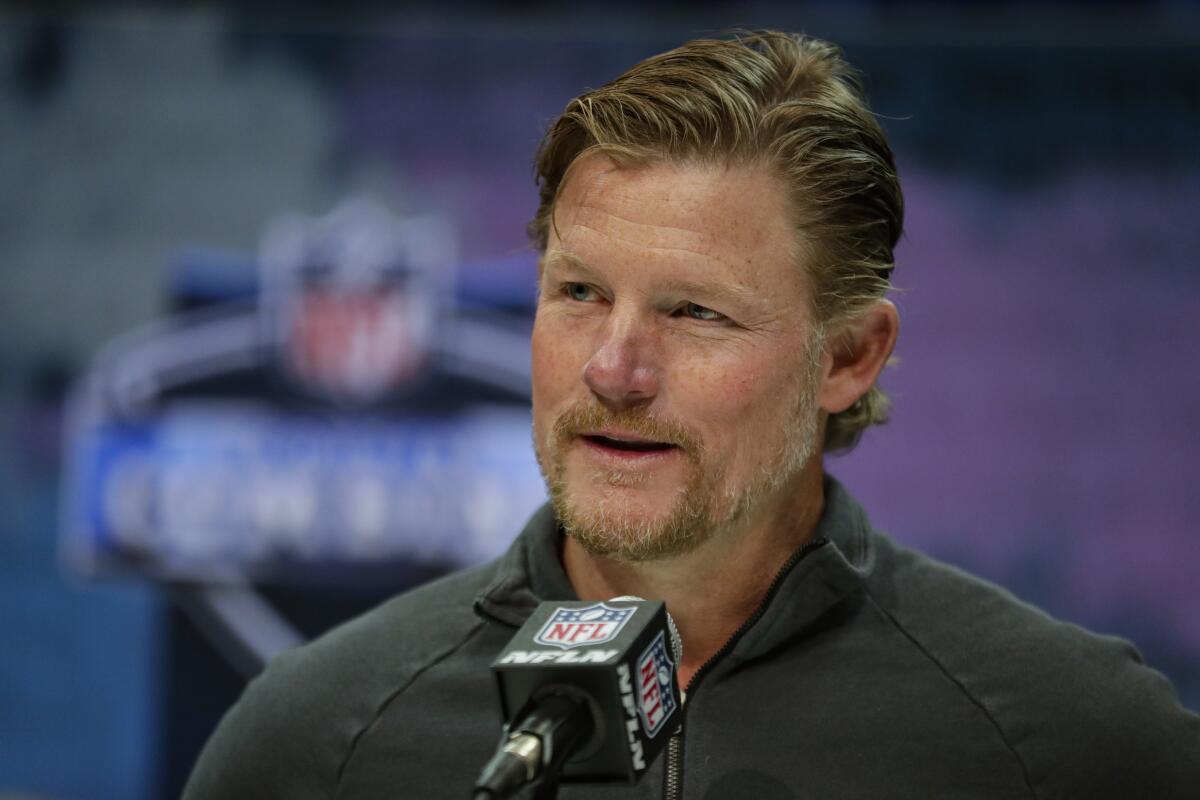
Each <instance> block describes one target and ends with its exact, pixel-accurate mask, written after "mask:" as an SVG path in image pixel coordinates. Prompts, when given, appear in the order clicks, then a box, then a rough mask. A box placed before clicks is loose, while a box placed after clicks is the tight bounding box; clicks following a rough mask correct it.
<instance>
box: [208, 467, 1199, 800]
mask: <svg viewBox="0 0 1200 800" xmlns="http://www.w3.org/2000/svg"><path fill="white" fill-rule="evenodd" d="M825 493H826V505H825V513H824V516H823V517H822V519H821V521H820V522H819V524H818V527H817V531H816V537H818V538H824V539H827V540H828V543H827V544H825V545H824V546H820V547H817V548H815V549H813V550H812V551H811V552H810V553H809V554H808V555H806V556H805V557H804V558H803V559H801V560H800V561H798V562H797V563H796V564H795V566H794V567H793V568H792V569H791V570H790V572H788V574H786V575H785V576H781V577H782V581H781V583H780V584H779V586H778V590H777V592H776V593H775V595H774V596H773V598H772V599H771V601H770V602H769V604H768V605H767V607H766V609H765V610H764V613H763V614H762V616H761V617H760V618H759V619H758V620H757V622H756V623H755V624H754V625H753V626H752V627H751V628H749V629H748V630H747V631H746V632H745V633H744V634H743V635H742V636H741V638H740V639H738V640H737V642H736V644H735V645H734V646H733V647H732V649H731V650H730V651H729V652H728V653H727V654H726V655H725V656H724V657H723V658H721V659H720V660H719V661H717V662H715V663H714V664H713V666H712V668H711V669H710V670H708V672H707V673H706V674H705V676H704V677H703V678H702V679H701V680H700V682H699V683H698V684H697V685H696V686H694V687H693V690H692V691H691V692H690V693H689V696H688V703H687V708H686V710H687V719H686V723H685V731H686V733H685V737H684V749H683V779H684V783H683V797H685V798H704V799H705V800H717V799H718V798H756V800H783V799H784V798H814V800H815V799H817V798H820V800H831V799H832V798H913V799H914V800H918V799H919V800H929V799H930V798H939V799H940V798H1039V799H1040V800H1048V799H1049V798H1122V800H1126V799H1127V798H1133V797H1138V798H1142V797H1145V798H1162V799H1164V800H1170V799H1172V798H1180V800H1182V799H1183V798H1195V797H1198V796H1200V718H1198V717H1197V716H1196V715H1194V714H1192V713H1190V712H1188V711H1186V710H1185V709H1183V708H1182V707H1181V706H1180V705H1179V702H1178V700H1177V698H1176V696H1175V693H1174V691H1173V689H1172V688H1171V686H1170V684H1169V683H1168V682H1167V681H1166V679H1165V678H1163V676H1162V675H1160V674H1159V673H1157V672H1155V671H1153V670H1151V669H1149V668H1147V667H1145V666H1143V665H1142V663H1141V659H1140V657H1139V656H1138V654H1137V652H1136V651H1135V650H1134V649H1133V647H1132V646H1131V645H1129V644H1128V643H1127V642H1124V641H1121V640H1118V639H1113V638H1108V637H1102V636H1096V635H1093V634H1090V633H1088V632H1086V631H1084V630H1082V629H1080V628H1077V627H1075V626H1073V625H1068V624H1065V623H1062V622H1058V621H1055V620H1053V619H1051V618H1050V617H1048V616H1046V615H1045V614H1043V613H1041V612H1040V611H1038V610H1036V609H1034V608H1032V607H1030V606H1028V605H1026V604H1024V603H1021V602H1020V601H1018V600H1017V599H1015V598H1014V597H1012V596H1011V595H1010V594H1008V593H1007V592H1005V591H1003V590H1002V589H999V588H997V587H995V586H993V585H990V584H988V583H985V582H983V581H980V580H978V579H976V578H973V577H971V576H969V575H966V574H964V573H962V572H959V571H958V570H955V569H953V568H951V567H948V566H945V565H943V564H940V563H937V562H935V561H933V560H931V559H929V558H927V557H925V556H922V555H920V554H918V553H915V552H913V551H910V550H908V549H906V548H903V547H900V546H899V545H897V544H895V543H894V542H892V541H891V540H890V539H888V538H887V537H886V536H884V535H883V534H881V533H879V532H877V531H874V530H872V528H871V527H870V525H869V523H868V521H867V518H866V515H865V514H864V513H863V511H862V509H861V508H860V507H859V506H858V504H857V503H855V502H854V500H853V499H851V498H850V497H849V495H848V494H847V493H846V492H845V490H844V489H843V488H842V487H841V486H840V485H839V484H838V483H837V482H836V481H834V480H832V479H827V480H826V484H825ZM559 536H560V534H559V533H558V531H557V528H556V525H555V522H554V519H553V516H552V514H551V513H550V511H549V510H548V509H542V510H541V511H539V512H538V513H537V514H536V515H535V516H534V517H533V519H531V520H530V522H529V524H528V525H527V526H526V528H525V530H524V532H523V533H522V534H521V536H520V537H519V538H518V539H517V541H516V542H515V543H514V544H513V546H512V548H511V549H510V550H509V552H508V553H507V554H506V555H505V556H503V557H502V558H501V559H499V560H498V561H496V562H494V563H492V564H489V565H487V566H484V567H481V568H477V569H474V570H470V571H466V572H462V573H459V574H456V575H452V576H449V577H447V578H444V579H442V580H440V581H437V582H435V583H432V584H429V585H427V586H424V587H422V588H420V589H417V590H415V591H413V592H410V593H407V594H405V595H402V596H400V597H397V598H394V599H393V600H391V601H389V602H388V603H386V604H384V605H382V606H380V607H379V608H377V609H375V610H374V611H372V612H370V613H368V614H366V615H364V616H362V617H360V618H358V619H356V620H354V621H351V622H349V623H347V624H345V625H343V626H341V627H340V628H338V629H336V630H334V631H332V632H331V633H329V634H327V635H326V636H324V637H322V638H320V639H319V640H317V641H315V642H313V643H311V644H308V645H306V646H304V647H301V648H298V649H296V650H294V651H291V652H288V653H285V654H284V655H282V656H280V657H279V658H277V659H275V660H274V661H273V662H272V663H271V665H270V666H269V667H268V668H267V670H266V671H265V673H264V674H263V675H262V676H260V677H259V678H257V679H256V680H255V681H253V682H252V683H251V684H250V685H249V687H247V689H246V692H245V694H244V695H243V697H242V698H241V700H239V702H238V703H237V705H235V706H234V708H233V709H231V710H230V712H229V713H228V714H227V715H226V716H225V718H224V720H223V721H222V722H221V724H220V726H219V727H218V729H217V731H216V733H215V734H214V735H213V737H212V739H211V740H210V741H209V743H208V745H207V747H206V748H205V750H204V752H203V754H202V755H201V758H200V761H199V762H198V764H197V766H196V768H195V771H194V773H193V775H192V777H191V780H190V782H189V784H188V787H187V789H186V790H185V793H184V798H185V800H240V799H241V798H247V799H249V798H254V799H255V800H268V799H269V798H287V800H306V799H307V798H347V799H349V798H354V799H355V800H358V799H360V798H361V799H364V800H365V799H366V798H380V799H381V800H382V798H389V799H391V798H420V799H421V800H426V799H428V800H436V798H458V800H462V799H463V798H468V797H470V794H471V792H470V787H471V785H472V782H473V781H474V779H475V777H476V775H477V774H478V771H479V769H480V767H481V766H482V765H483V763H484V761H485V760H486V759H487V758H488V756H489V755H490V754H491V752H492V750H493V748H494V747H495V745H496V742H497V739H498V734H499V725H500V719H499V709H498V703H497V700H496V697H495V686H494V683H493V678H492V675H491V673H490V670H489V668H488V665H489V664H490V662H491V660H492V659H493V657H494V656H495V654H496V653H497V652H498V651H499V650H500V649H501V647H502V646H503V645H504V643H505V642H506V641H507V640H508V639H509V637H511V636H512V634H513V633H514V631H515V629H516V627H517V626H518V625H519V624H520V623H521V622H522V621H523V620H524V619H525V617H526V616H527V615H528V614H529V612H530V611H532V609H533V608H534V606H536V604H537V603H538V602H539V601H540V600H543V599H575V598H574V594H573V592H572V589H571V586H570V584H569V582H568V581H567V578H566V576H565V574H564V573H563V570H562V567H561V565H560V562H559V558H558V546H559ZM699 588H701V587H698V589H699ZM662 782H663V776H662V759H659V762H658V763H657V764H655V765H654V766H653V767H652V768H651V769H650V771H649V772H648V773H647V775H646V776H645V778H644V779H643V781H642V782H641V783H640V784H639V785H637V786H636V787H630V786H624V785H620V786H612V785H610V786H579V785H567V786H564V787H563V788H562V791H561V793H560V797H562V798H564V799H565V800H604V799H606V798H613V799H614V800H615V799H616V798H657V797H661V796H662Z"/></svg>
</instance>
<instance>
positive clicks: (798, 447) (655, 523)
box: [534, 331, 823, 562]
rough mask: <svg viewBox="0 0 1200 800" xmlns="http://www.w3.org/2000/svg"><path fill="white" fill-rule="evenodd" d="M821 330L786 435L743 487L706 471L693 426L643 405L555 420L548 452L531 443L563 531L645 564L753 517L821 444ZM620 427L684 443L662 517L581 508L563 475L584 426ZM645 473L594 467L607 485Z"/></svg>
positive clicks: (580, 411) (598, 550)
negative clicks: (680, 468) (680, 470)
mask: <svg viewBox="0 0 1200 800" xmlns="http://www.w3.org/2000/svg"><path fill="white" fill-rule="evenodd" d="M822 342H823V336H822V335H821V333H820V332H819V331H818V332H816V333H814V334H813V336H812V337H810V341H809V342H808V347H807V348H806V352H805V353H804V358H803V360H802V365H803V366H805V367H807V368H806V369H804V370H803V374H801V375H799V376H798V385H797V387H796V389H797V395H798V397H797V401H796V403H795V404H794V406H793V413H792V415H791V417H790V419H788V420H787V422H786V423H785V428H784V430H783V431H782V433H783V435H784V441H783V442H782V443H781V445H780V447H779V449H778V450H776V451H775V453H774V454H772V457H771V458H769V459H767V460H766V462H764V464H763V466H762V468H761V469H760V470H759V471H758V473H757V474H756V475H755V477H754V478H753V479H752V480H751V481H749V482H748V483H747V484H744V485H742V486H740V487H739V486H727V487H725V489H724V491H720V490H718V487H719V486H720V485H721V483H722V481H723V479H724V477H725V470H724V468H723V467H722V466H721V465H714V466H713V467H712V468H710V469H709V470H705V469H704V465H703V463H704V455H705V452H704V445H703V442H702V441H701V439H700V438H699V437H698V436H697V435H695V434H694V433H692V432H691V431H690V430H689V429H687V428H685V427H684V426H682V425H679V424H675V423H667V422H663V421H660V420H657V419H655V418H654V417H652V416H651V415H650V413H649V411H648V410H647V409H645V408H633V409H623V410H619V411H612V410H609V409H607V408H605V407H604V406H601V405H598V404H596V403H594V402H593V403H591V404H588V403H581V404H579V405H576V406H574V407H572V408H570V409H568V410H567V411H566V412H564V413H563V414H562V415H561V416H560V417H559V418H558V419H557V420H555V423H554V429H553V431H552V432H551V441H550V442H547V448H546V449H547V451H548V452H547V453H545V454H543V452H542V450H541V448H539V447H537V442H536V441H535V442H534V451H535V452H536V454H537V458H538V465H539V466H540V467H541V470H542V475H543V477H544V478H545V480H546V487H547V489H548V490H549V494H550V502H551V504H552V505H553V507H554V513H555V516H556V517H557V519H558V521H559V524H560V525H561V526H562V528H563V531H564V532H565V533H566V534H567V535H568V536H571V537H573V538H574V539H575V540H576V541H578V542H579V544H581V545H582V546H583V547H584V549H585V550H587V551H588V552H590V553H592V554H593V555H600V556H608V557H611V558H615V559H617V560H620V561H627V562H642V561H654V560H658V559H665V558H673V557H676V556H680V555H684V554H686V553H689V552H691V551H693V550H695V549H696V548H697V547H699V546H700V545H701V544H703V543H704V542H706V541H708V540H709V539H710V538H712V537H713V536H714V535H716V534H717V533H719V532H721V531H723V530H727V529H729V528H732V527H733V526H735V525H736V524H737V523H738V522H740V521H741V520H743V519H745V518H746V517H748V516H750V515H751V514H752V513H753V512H754V511H755V510H756V509H757V508H758V506H759V505H760V503H761V502H762V501H763V499H764V498H766V497H767V496H769V495H771V494H772V493H774V492H776V491H778V490H779V489H780V487H782V486H783V485H784V484H785V483H787V482H788V481H789V480H790V479H791V478H792V477H793V476H794V475H796V474H797V473H798V472H800V471H801V470H802V469H803V468H804V466H805V465H806V464H807V463H808V460H809V459H810V458H811V457H812V456H813V454H814V453H815V452H816V449H817V437H818V434H819V431H820V420H819V418H818V413H817V402H816V384H817V381H816V376H817V372H818V370H819V368H820V361H819V354H820V350H821V345H822ZM610 426H611V427H617V428H620V429H621V430H624V431H628V432H629V433H632V434H634V435H636V436H639V437H642V438H644V439H647V440H651V441H656V442H666V443H670V444H672V445H674V446H676V447H678V448H679V450H680V453H681V455H682V456H683V459H684V472H685V474H684V480H683V484H682V486H681V487H680V489H679V496H678V498H677V499H676V501H675V503H674V504H673V505H672V507H671V509H670V510H669V511H668V512H667V513H666V514H665V515H664V516H660V517H657V518H650V519H646V518H633V519H630V518H629V517H627V516H624V515H622V513H621V508H619V507H614V506H616V505H617V504H619V503H620V502H621V501H620V500H619V499H615V498H605V499H602V500H600V501H599V502H596V503H592V504H590V505H589V506H588V507H587V508H581V507H580V506H579V504H578V503H576V502H575V501H574V500H573V499H572V497H571V494H570V491H569V489H568V487H567V481H566V463H565V461H566V459H565V455H566V451H567V448H568V447H569V446H570V444H571V443H572V441H573V440H574V439H575V437H576V436H578V435H579V434H580V433H581V432H584V431H588V430H602V429H604V428H606V427H610ZM646 477H647V476H645V475H644V474H643V473H631V472H625V471H622V470H597V471H596V472H595V473H593V474H592V475H591V476H589V478H590V479H591V480H593V481H603V482H605V483H607V484H608V485H610V486H614V487H619V486H624V487H632V486H637V485H638V484H639V483H643V482H645V480H646Z"/></svg>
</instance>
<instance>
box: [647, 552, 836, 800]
mask: <svg viewBox="0 0 1200 800" xmlns="http://www.w3.org/2000/svg"><path fill="white" fill-rule="evenodd" d="M826 544H829V540H828V539H826V538H825V537H823V536H821V537H818V538H816V539H813V540H812V541H810V542H808V543H807V544H805V545H804V546H803V547H801V548H800V549H799V550H797V551H796V552H794V553H792V556H791V558H789V559H788V560H787V561H786V562H785V563H784V565H783V566H782V567H780V568H779V571H778V572H776V573H775V578H774V580H772V581H771V585H770V586H768V587H767V593H766V594H765V595H764V596H763V600H762V602H761V603H759V604H758V608H756V609H754V613H753V614H751V615H750V616H749V617H747V618H746V621H745V622H743V623H742V624H741V625H739V626H738V629H737V630H736V631H734V632H733V635H732V636H730V637H729V638H728V639H726V640H725V644H723V645H721V649H719V650H717V652H715V653H713V654H712V657H711V658H709V659H708V661H705V662H704V663H703V664H701V665H700V669H698V670H696V673H695V674H694V675H692V679H691V680H690V681H688V685H687V688H686V689H684V690H683V691H684V694H685V695H687V696H689V697H690V696H692V695H693V694H694V693H695V691H696V685H697V684H698V683H700V680H701V679H702V678H703V677H704V676H705V675H707V674H708V672H709V671H710V670H711V669H712V667H713V665H714V664H716V663H717V662H718V661H720V660H721V659H722V658H724V657H725V656H727V655H729V653H730V651H732V650H733V648H734V647H735V646H737V643H738V640H740V639H741V638H742V637H743V636H745V635H746V632H747V631H748V630H750V629H751V628H753V627H754V625H755V624H756V623H757V622H758V621H759V620H760V619H762V618H763V615H764V614H766V613H767V607H768V606H769V605H771V601H772V600H774V599H775V595H776V594H777V593H778V592H779V587H780V586H782V585H783V581H784V579H785V578H786V577H787V576H788V573H790V572H791V571H792V570H793V569H795V567H796V565H797V564H799V563H800V562H801V561H803V560H804V559H805V557H807V556H808V555H809V554H810V553H812V552H813V551H815V550H818V549H819V548H821V547H824V546H825V545H826ZM685 705H686V704H685ZM686 724H687V715H686V714H685V715H684V722H683V723H681V724H680V726H679V728H678V729H677V730H676V731H675V732H674V733H673V734H671V738H670V739H669V740H668V741H667V762H666V768H665V769H664V770H663V800H682V798H683V774H682V762H683V736H684V728H685V726H686Z"/></svg>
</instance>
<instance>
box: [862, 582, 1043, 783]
mask: <svg viewBox="0 0 1200 800" xmlns="http://www.w3.org/2000/svg"><path fill="white" fill-rule="evenodd" d="M863 589H864V592H865V594H866V595H867V597H869V598H870V600H871V604H872V605H873V606H875V608H877V609H878V610H879V613H881V614H883V616H884V617H886V618H887V620H888V621H889V622H891V623H892V626H893V627H895V629H896V630H897V631H899V633H900V635H901V636H903V637H904V638H905V639H908V641H909V642H911V643H912V646H913V647H915V648H917V650H919V651H920V652H921V654H922V655H923V656H925V657H926V658H927V659H929V661H930V662H931V663H932V664H933V665H934V666H935V667H937V669H938V671H939V672H941V673H942V674H943V675H945V676H946V678H947V679H948V680H949V681H950V682H951V683H953V684H954V685H955V686H956V687H958V690H959V691H960V692H962V695H963V697H965V698H967V700H969V701H970V702H971V704H972V705H974V706H975V707H976V708H978V709H979V710H980V712H981V713H982V714H983V715H984V717H986V718H987V720H988V722H990V723H991V725H992V727H993V728H995V729H996V734H997V735H998V736H999V737H1000V741H1001V742H1003V743H1004V746H1005V748H1007V750H1008V752H1010V753H1012V757H1013V758H1014V759H1016V761H1017V763H1018V764H1020V765H1021V777H1022V778H1023V779H1024V780H1025V788H1027V789H1028V790H1029V795H1030V797H1032V798H1033V800H1037V797H1038V795H1037V790H1036V789H1034V787H1033V782H1032V781H1030V779H1029V767H1028V766H1027V765H1026V764H1025V759H1023V758H1021V754H1020V753H1018V752H1017V750H1016V748H1015V747H1013V746H1012V743H1011V742H1009V740H1008V736H1007V735H1006V734H1005V732H1004V728H1003V727H1002V726H1001V725H1000V722H999V721H998V720H997V719H996V718H995V717H994V716H993V715H992V712H991V711H989V710H988V708H987V706H985V705H984V704H983V701H982V700H980V699H979V698H978V697H976V696H975V695H974V694H972V693H971V691H970V690H969V689H967V687H966V686H964V685H963V683H962V681H960V680H959V679H958V678H957V677H956V676H955V675H954V674H953V673H952V672H951V671H950V670H949V668H948V667H946V665H945V664H943V663H942V662H941V660H940V659H939V658H938V657H937V656H935V655H934V654H933V653H931V652H930V651H929V649H928V648H926V647H925V645H923V644H922V643H921V642H920V641H918V640H917V637H916V636H915V635H914V634H913V633H911V632H910V631H909V630H908V628H906V627H904V625H902V624H901V623H900V620H898V619H896V616H895V615H894V614H892V612H891V611H889V610H888V609H886V608H884V607H883V605H882V604H880V602H879V601H878V600H877V599H876V598H875V595H874V594H873V593H872V592H871V590H870V588H869V587H867V586H864V587H863Z"/></svg>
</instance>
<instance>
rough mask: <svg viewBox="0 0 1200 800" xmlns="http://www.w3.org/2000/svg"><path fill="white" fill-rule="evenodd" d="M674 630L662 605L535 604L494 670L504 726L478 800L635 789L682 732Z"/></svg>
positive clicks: (679, 648)
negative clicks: (537, 791)
mask: <svg viewBox="0 0 1200 800" xmlns="http://www.w3.org/2000/svg"><path fill="white" fill-rule="evenodd" d="M682 657H683V643H682V642H681V641H680V638H679V631H678V630H677V629H676V628H675V623H674V621H673V620H672V619H671V617H670V615H669V614H668V613H667V609H666V606H665V605H664V604H663V603H661V602H658V601H647V600H643V599H641V598H640V597H616V598H613V599H612V600H605V601H603V602H588V601H562V602H557V601H551V602H547V603H541V604H540V605H539V606H538V607H537V608H536V609H535V610H534V612H533V614H532V615H531V616H530V617H529V619H528V620H526V622H525V624H524V625H523V626H522V627H521V629H520V630H519V631H517V634H516V635H515V636H513V638H512V640H511V641H509V643H508V645H507V646H505V648H504V650H502V651H501V652H500V655H499V656H497V657H496V660H495V661H494V662H493V663H492V671H493V672H494V673H495V675H496V684H497V688H498V689H499V693H500V706H501V712H502V714H503V717H504V727H503V729H502V731H501V736H500V745H499V747H498V748H497V750H496V754H495V755H494V756H492V758H491V760H490V761H488V763H487V764H486V765H485V766H484V768H483V772H482V773H481V774H480V776H479V780H478V781H476V783H475V794H474V798H475V800H500V798H508V797H512V796H513V795H514V794H515V793H516V792H518V791H520V790H521V789H522V788H523V787H526V786H531V785H537V786H539V787H541V790H542V794H541V795H536V796H538V797H554V796H555V795H554V793H555V792H556V791H557V787H558V782H559V780H569V781H606V782H614V781H625V782H628V783H634V782H636V781H637V780H638V779H639V778H640V777H641V776H642V773H644V772H645V771H646V768H647V767H648V766H649V765H650V764H651V763H652V762H653V761H654V759H655V757H656V756H657V755H658V754H659V752H661V751H662V749H663V747H664V746H665V745H666V742H667V739H668V738H670V734H671V733H672V732H673V731H675V730H676V729H677V728H678V727H679V723H680V720H681V719H682V713H683V698H682V695H681V694H680V691H679V682H678V680H677V679H676V674H675V673H676V668H677V665H678V664H679V662H680V659H681V658H682Z"/></svg>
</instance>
